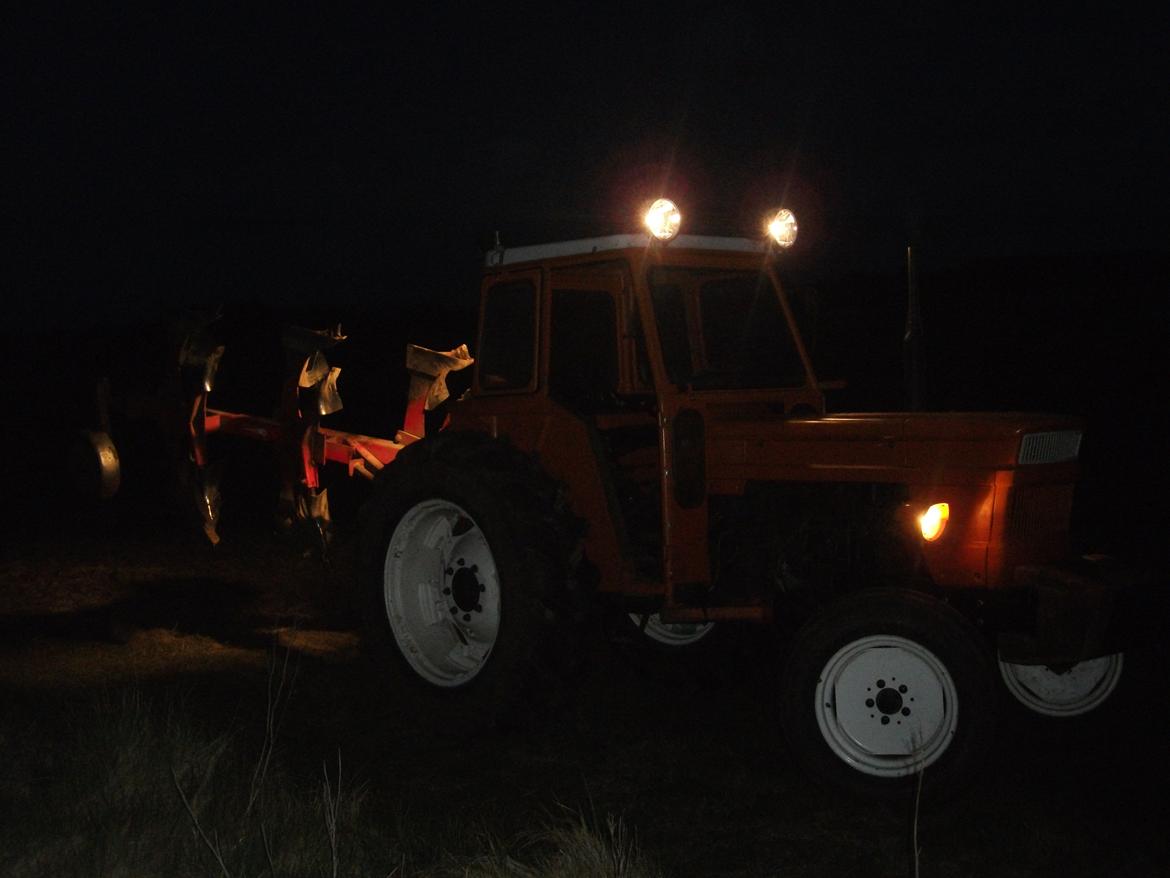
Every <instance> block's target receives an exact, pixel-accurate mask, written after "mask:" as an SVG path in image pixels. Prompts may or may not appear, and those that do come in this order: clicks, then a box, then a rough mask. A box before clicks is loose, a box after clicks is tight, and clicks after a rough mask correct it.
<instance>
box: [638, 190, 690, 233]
mask: <svg viewBox="0 0 1170 878" xmlns="http://www.w3.org/2000/svg"><path fill="white" fill-rule="evenodd" d="M642 221H643V222H644V223H645V224H646V228H647V229H649V230H650V234H651V235H653V236H654V237H655V238H657V239H658V240H659V241H669V240H670V239H671V238H673V237H674V236H675V235H677V234H678V227H679V226H680V225H682V214H680V213H679V212H678V208H677V207H675V204H674V202H673V201H671V200H670V199H668V198H659V199H658V200H657V201H655V202H654V203H653V204H651V205H650V208H649V209H648V210H647V211H646V216H645V217H644V218H643V220H642Z"/></svg>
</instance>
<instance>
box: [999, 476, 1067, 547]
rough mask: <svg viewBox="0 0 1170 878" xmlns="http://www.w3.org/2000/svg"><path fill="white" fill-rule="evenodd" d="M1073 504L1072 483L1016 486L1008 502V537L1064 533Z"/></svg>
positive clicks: (1020, 537) (1039, 537)
mask: <svg viewBox="0 0 1170 878" xmlns="http://www.w3.org/2000/svg"><path fill="white" fill-rule="evenodd" d="M1072 506H1073V486H1072V485H1030V486H1027V487H1017V488H1015V489H1013V490H1012V494H1011V500H1010V501H1009V503H1008V522H1007V531H1008V537H1009V538H1010V539H1012V540H1036V539H1044V538H1047V537H1054V536H1062V535H1064V534H1067V533H1068V527H1069V519H1070V518H1071V517H1072Z"/></svg>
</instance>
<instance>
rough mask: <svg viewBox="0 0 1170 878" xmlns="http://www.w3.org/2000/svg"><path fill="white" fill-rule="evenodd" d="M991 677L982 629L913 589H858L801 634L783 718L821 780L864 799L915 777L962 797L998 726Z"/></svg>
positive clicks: (892, 791)
mask: <svg viewBox="0 0 1170 878" xmlns="http://www.w3.org/2000/svg"><path fill="white" fill-rule="evenodd" d="M991 679H992V678H991V670H990V667H989V664H988V661H987V658H986V656H985V655H984V651H983V648H982V645H981V643H980V642H979V639H978V634H977V633H976V632H975V631H974V630H972V629H971V626H970V625H969V623H968V622H967V621H966V619H964V618H963V617H962V616H960V615H959V614H958V613H957V612H955V611H954V610H953V609H951V608H950V607H948V606H947V605H945V604H943V603H941V602H939V601H936V600H934V599H932V598H930V597H929V596H927V595H923V594H920V593H917V592H908V591H899V590H881V591H869V592H858V593H856V594H853V595H850V596H848V597H846V598H844V599H842V600H840V601H837V602H835V603H834V604H831V605H829V606H828V607H826V608H825V609H824V610H823V611H822V612H821V613H820V614H819V615H818V616H816V617H814V618H813V619H811V620H810V621H809V622H808V623H807V624H805V625H804V626H803V627H802V628H801V629H800V631H798V632H797V634H796V636H795V638H794V640H793V643H792V645H791V653H790V658H789V661H788V663H787V666H786V668H785V672H784V676H783V690H782V695H781V698H782V715H781V716H782V722H783V725H784V730H785V733H786V735H787V737H788V739H789V742H790V743H791V745H792V747H793V749H794V750H795V751H796V754H797V756H798V758H800V760H801V762H802V764H803V765H804V766H805V768H806V769H808V770H809V771H810V772H811V773H812V774H813V775H814V776H815V777H816V778H817V779H820V780H822V781H825V782H827V783H829V784H831V785H834V786H838V787H844V788H846V789H848V790H850V791H852V792H855V793H859V794H862V795H866V796H876V797H889V796H892V795H900V794H902V793H903V792H904V791H906V790H908V789H910V788H911V787H913V786H914V785H915V784H916V783H917V782H918V775H919V774H921V775H922V781H923V785H924V788H927V789H932V790H936V791H946V792H948V793H951V794H953V793H955V792H957V791H958V790H960V789H961V788H962V787H963V785H964V784H965V783H966V782H967V781H968V779H970V778H971V777H972V776H973V775H974V773H975V772H976V771H977V770H978V768H979V765H980V763H981V762H982V760H983V758H984V757H985V755H986V753H987V750H988V747H989V745H990V742H991V737H992V733H993V729H994V714H993V704H994V694H993V687H992V685H991Z"/></svg>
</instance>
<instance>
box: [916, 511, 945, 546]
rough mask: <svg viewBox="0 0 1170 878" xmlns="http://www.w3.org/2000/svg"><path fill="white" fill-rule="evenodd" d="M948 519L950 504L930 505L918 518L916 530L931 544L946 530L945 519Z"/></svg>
mask: <svg viewBox="0 0 1170 878" xmlns="http://www.w3.org/2000/svg"><path fill="white" fill-rule="evenodd" d="M950 517H951V504H949V503H934V504H932V505H931V506H930V507H929V508H928V509H927V510H926V511H925V512H923V513H922V514H921V515H920V516H918V529H919V530H920V531H921V532H922V538H923V539H924V540H926V541H927V542H928V543H933V542H934V541H935V540H937V539H938V538H939V537H941V536H942V535H943V531H944V530H946V529H947V519H949V518H950Z"/></svg>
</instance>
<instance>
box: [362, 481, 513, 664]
mask: <svg viewBox="0 0 1170 878" xmlns="http://www.w3.org/2000/svg"><path fill="white" fill-rule="evenodd" d="M382 597H383V602H384V604H383V605H384V607H385V610H386V620H387V621H388V622H389V623H390V630H391V631H392V632H393V633H394V639H395V640H396V641H397V643H398V647H399V649H400V650H401V652H402V655H403V656H404V657H405V658H406V660H407V662H408V663H409V664H410V666H411V667H412V668H413V669H414V670H415V672H416V673H417V674H418V675H419V676H420V677H422V678H423V679H424V680H426V681H427V682H428V683H432V684H434V685H436V686H444V687H453V686H462V685H464V684H466V683H469V682H470V681H471V680H472V679H474V678H475V676H476V675H477V674H478V673H479V672H480V671H482V670H483V667H484V665H485V664H486V663H487V661H488V658H489V657H490V656H491V652H492V647H493V646H495V643H496V638H497V636H498V635H499V631H500V578H499V573H498V571H497V569H496V562H495V559H494V558H493V557H492V552H491V547H490V546H489V545H488V542H487V538H486V537H485V536H484V534H483V531H482V530H480V527H479V525H478V524H476V522H475V520H474V519H473V518H472V517H471V516H470V515H468V514H467V512H465V511H464V510H463V509H461V508H460V507H459V506H457V505H456V504H454V503H452V502H450V501H448V500H438V499H435V500H424V501H423V502H422V503H419V504H418V505H416V506H414V507H412V508H411V509H410V510H409V511H408V512H407V513H406V514H405V515H404V516H402V520H401V521H399V522H398V526H397V527H395V528H394V533H393V535H392V536H391V537H390V545H389V546H388V547H387V549H386V563H385V566H384V567H383V572H382Z"/></svg>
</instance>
